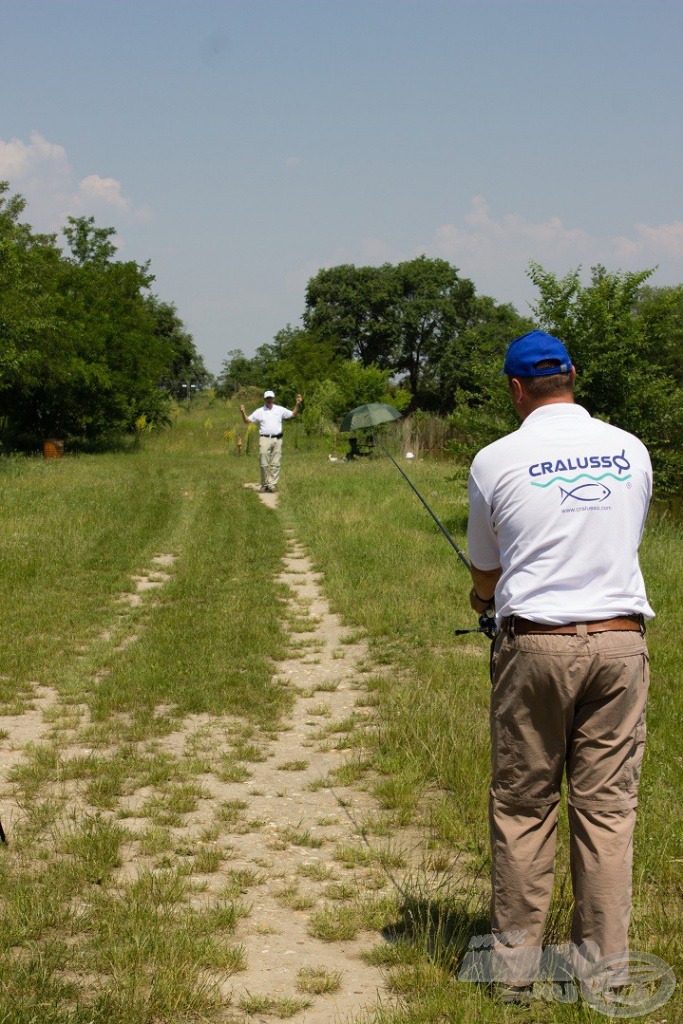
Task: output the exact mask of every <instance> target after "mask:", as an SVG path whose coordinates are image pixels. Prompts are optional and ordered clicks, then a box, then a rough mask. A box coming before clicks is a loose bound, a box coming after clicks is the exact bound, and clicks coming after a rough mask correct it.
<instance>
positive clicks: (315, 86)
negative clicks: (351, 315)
mask: <svg viewBox="0 0 683 1024" xmlns="http://www.w3.org/2000/svg"><path fill="white" fill-rule="evenodd" d="M682 38H683V4H681V3H680V2H678V0H677V2H675V3H674V2H669V0H639V2H628V0H625V2H623V0H497V2H488V0H478V2H474V0H473V2H461V0H192V2H190V0H183V2H178V0H134V2H133V0H88V2H82V0H0V179H9V180H10V183H11V186H12V190H13V191H15V192H21V193H22V194H24V195H25V196H26V197H27V199H28V203H29V205H28V209H27V213H26V218H27V219H28V220H29V221H30V222H31V223H32V224H33V225H34V227H36V228H39V229H41V230H57V229H58V228H59V227H60V226H61V225H62V224H63V223H64V222H65V218H66V216H67V215H69V214H72V215H79V214H93V215H94V216H95V217H96V218H97V221H98V222H99V223H100V224H104V225H113V226H115V227H116V229H117V231H118V239H119V243H120V245H121V253H122V255H123V256H124V257H125V258H133V259H136V260H139V261H143V260H146V259H150V260H151V265H152V271H153V272H154V273H155V274H156V282H155V286H154V287H155V290H156V291H157V292H158V294H159V295H160V296H161V297H162V298H164V299H167V300H170V301H173V302H175V303H176V305H177V307H178V310H179V313H180V315H181V316H182V317H183V319H184V320H185V322H186V324H187V326H188V328H189V329H190V330H191V331H192V333H193V334H194V337H195V340H196V343H197V346H198V348H199V350H200V351H201V352H202V354H203V355H204V356H205V358H206V360H207V363H208V365H209V366H210V368H211V369H213V370H214V371H215V370H218V368H219V367H220V363H221V361H222V360H223V359H224V358H225V355H226V353H227V352H228V351H229V350H230V349H235V348H242V349H243V350H244V351H245V352H247V353H248V354H250V353H252V352H253V351H254V350H255V348H256V347H257V346H258V345H259V344H262V343H263V342H267V341H269V340H270V339H271V338H272V336H273V334H274V333H275V331H276V330H278V328H280V327H281V326H283V325H284V324H285V323H287V322H293V323H295V322H297V321H298V319H299V317H300V315H301V312H302V310H303V306H304V290H305V286H306V281H307V280H308V278H309V277H310V276H311V275H312V274H314V273H315V272H316V271H317V270H318V269H319V268H320V267H322V266H333V265H335V264H337V263H342V262H353V263H356V264H363V263H373V264H378V263H382V262H384V261H386V260H389V261H392V262H394V261H397V260H400V259H410V258H412V257H414V256H416V255H419V254H420V253H422V252H425V253H427V254H428V255H431V256H440V257H443V258H445V259H448V260H450V261H451V262H452V263H454V264H455V265H456V266H458V267H459V268H460V271H461V273H462V274H463V275H464V276H467V277H470V278H472V280H473V281H474V282H475V284H476V286H477V290H478V291H480V292H483V293H486V294H490V295H493V296H494V297H495V298H496V299H498V300H500V301H512V302H514V303H515V304H516V305H517V307H518V308H519V309H520V310H521V311H524V312H526V311H527V310H528V306H527V303H528V301H529V300H531V299H533V289H532V287H531V286H530V284H529V281H528V279H527V277H526V274H525V270H526V267H527V265H528V260H529V259H530V258H533V259H536V260H538V261H540V262H541V263H543V264H544V266H547V267H549V268H552V269H554V270H556V271H558V272H566V271H567V270H569V269H570V268H573V267H575V266H577V265H579V264H581V265H582V266H584V267H585V268H589V267H590V266H591V265H592V264H594V263H596V262H598V261H600V262H604V263H606V264H607V265H608V266H609V267H610V268H617V267H621V268H624V269H642V268H644V267H650V266H654V265H655V264H658V265H659V269H658V271H657V273H656V275H655V276H654V278H653V283H655V284H675V283H680V282H683V210H682V209H681V206H682V199H683V175H682V171H683V110H682V107H683V59H682V58H681V39H682Z"/></svg>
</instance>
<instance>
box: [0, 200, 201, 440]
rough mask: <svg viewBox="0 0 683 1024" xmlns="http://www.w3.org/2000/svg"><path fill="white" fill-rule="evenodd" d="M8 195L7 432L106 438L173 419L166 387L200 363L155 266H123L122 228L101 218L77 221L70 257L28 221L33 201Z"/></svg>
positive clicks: (4, 225)
mask: <svg viewBox="0 0 683 1024" xmlns="http://www.w3.org/2000/svg"><path fill="white" fill-rule="evenodd" d="M8 189H9V186H8V185H7V184H6V183H4V184H3V183H0V403H1V407H0V415H1V416H2V419H3V421H4V428H5V433H6V434H7V433H11V434H12V435H13V436H14V437H15V438H16V439H18V440H20V439H21V438H24V439H26V440H27V441H29V440H30V441H31V442H32V443H35V441H37V440H40V439H42V438H44V437H46V436H49V435H51V434H53V435H56V436H61V437H65V438H71V439H73V438H88V439H96V438H102V437H104V436H106V435H110V436H111V435H114V434H117V433H120V432H121V431H124V430H128V429H132V428H133V426H134V423H135V420H136V419H137V418H138V417H139V416H140V415H142V414H144V415H145V416H146V417H147V419H148V420H150V421H155V420H156V421H160V420H163V419H164V418H165V416H166V413H167V406H168V403H167V398H166V394H165V392H164V391H163V389H162V388H161V384H162V381H163V379H164V376H165V375H168V374H169V373H172V370H173V365H174V360H178V359H181V360H182V359H187V358H188V353H190V356H191V339H190V338H189V335H187V334H186V332H184V331H183V330H182V325H181V323H180V320H179V319H178V318H177V316H176V314H175V311H174V310H172V309H169V308H164V304H159V303H155V302H154V301H150V296H149V287H150V284H151V282H152V281H153V276H152V274H151V273H150V271H149V266H148V264H145V265H143V266H140V265H138V264H137V263H135V262H133V261H130V260H129V261H117V260H115V259H114V255H115V253H116V246H115V244H114V243H113V241H112V238H113V236H114V234H115V232H114V229H113V228H98V227H97V226H96V225H95V222H94V220H93V218H92V217H83V218H76V219H73V218H72V219H70V222H69V225H68V226H67V228H65V235H66V237H67V240H68V242H69V247H70V250H69V253H68V254H64V253H63V252H62V251H61V250H60V249H59V247H58V246H57V243H56V239H55V236H54V235H40V234H35V233H34V232H33V231H32V229H31V227H30V225H28V224H25V223H23V222H22V221H21V216H22V214H23V212H24V209H25V203H24V200H23V199H22V198H21V197H20V196H14V197H11V196H9V194H8ZM171 314H172V315H171ZM174 317H175V320H174V319H173V318H174ZM164 320H165V321H166V322H167V323H170V324H171V327H170V328H169V329H168V330H167V329H166V328H165V327H164V326H163V321H164ZM195 356H196V353H195ZM197 358H198V357H197Z"/></svg>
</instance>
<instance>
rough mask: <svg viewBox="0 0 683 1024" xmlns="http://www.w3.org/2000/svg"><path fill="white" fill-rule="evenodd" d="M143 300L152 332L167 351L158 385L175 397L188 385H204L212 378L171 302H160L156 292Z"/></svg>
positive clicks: (187, 388) (179, 396) (181, 393)
mask: <svg viewBox="0 0 683 1024" xmlns="http://www.w3.org/2000/svg"><path fill="white" fill-rule="evenodd" d="M146 301H147V307H148V309H149V311H150V313H151V314H152V318H153V321H154V332H155V334H156V336H157V338H159V339H161V340H163V341H164V342H165V343H166V344H167V345H168V346H169V347H170V351H171V362H170V365H169V366H168V367H167V369H166V370H165V371H164V373H163V374H162V377H161V381H160V383H161V386H162V387H164V388H166V389H167V390H168V391H169V392H170V393H171V394H172V395H175V397H176V398H182V397H184V396H185V395H187V392H188V390H189V389H190V388H192V387H194V388H196V389H197V390H202V388H205V387H208V385H209V384H210V383H211V382H212V380H213V378H212V376H211V374H210V373H209V371H208V370H207V368H206V366H205V365H204V360H203V359H202V357H201V356H200V354H199V352H197V347H196V345H195V343H194V339H193V337H192V335H191V334H190V333H189V331H186V330H185V325H184V323H183V321H182V320H181V319H180V317H179V316H178V311H177V309H176V307H175V306H174V304H173V303H172V302H161V300H160V299H158V298H157V297H156V295H150V296H148V297H147V300H146Z"/></svg>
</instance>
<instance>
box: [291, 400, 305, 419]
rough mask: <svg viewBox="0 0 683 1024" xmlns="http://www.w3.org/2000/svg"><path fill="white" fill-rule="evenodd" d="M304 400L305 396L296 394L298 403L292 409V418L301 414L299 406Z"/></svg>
mask: <svg viewBox="0 0 683 1024" xmlns="http://www.w3.org/2000/svg"><path fill="white" fill-rule="evenodd" d="M302 402H303V398H302V397H301V395H297V396H296V405H295V406H294V408H293V409H292V419H294V417H295V416H298V415H299V406H300V405H301V403H302Z"/></svg>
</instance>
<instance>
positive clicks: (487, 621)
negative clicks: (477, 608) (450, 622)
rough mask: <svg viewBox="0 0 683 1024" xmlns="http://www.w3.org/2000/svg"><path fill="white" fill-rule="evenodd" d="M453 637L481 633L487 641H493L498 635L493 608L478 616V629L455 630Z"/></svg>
mask: <svg viewBox="0 0 683 1024" xmlns="http://www.w3.org/2000/svg"><path fill="white" fill-rule="evenodd" d="M453 633H454V636H465V635H466V634H467V633H483V634H484V636H487V637H488V638H489V640H495V639H496V637H497V635H498V623H497V622H496V616H495V614H494V611H493V608H487V609H486V611H485V612H482V614H481V615H480V616H479V627H478V628H477V629H455V630H453Z"/></svg>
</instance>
